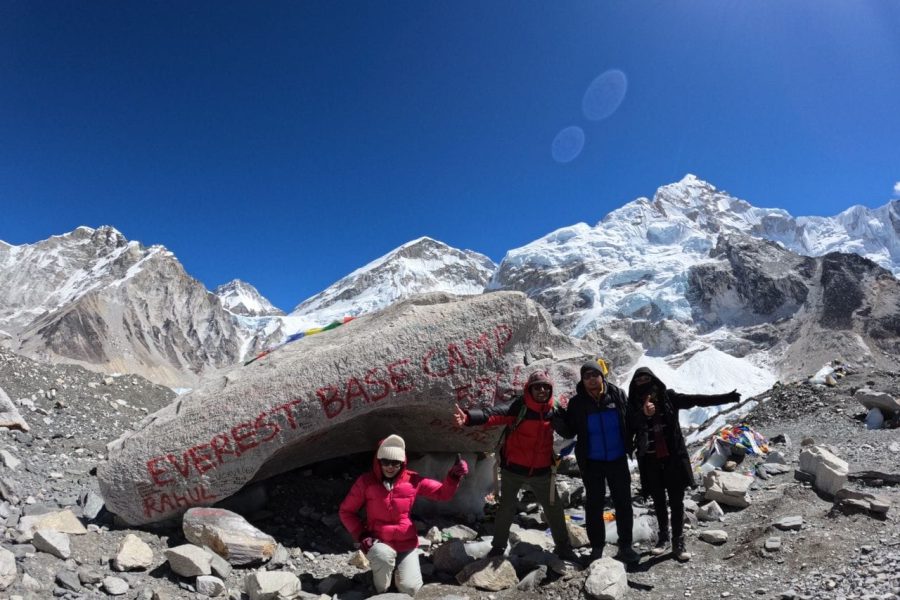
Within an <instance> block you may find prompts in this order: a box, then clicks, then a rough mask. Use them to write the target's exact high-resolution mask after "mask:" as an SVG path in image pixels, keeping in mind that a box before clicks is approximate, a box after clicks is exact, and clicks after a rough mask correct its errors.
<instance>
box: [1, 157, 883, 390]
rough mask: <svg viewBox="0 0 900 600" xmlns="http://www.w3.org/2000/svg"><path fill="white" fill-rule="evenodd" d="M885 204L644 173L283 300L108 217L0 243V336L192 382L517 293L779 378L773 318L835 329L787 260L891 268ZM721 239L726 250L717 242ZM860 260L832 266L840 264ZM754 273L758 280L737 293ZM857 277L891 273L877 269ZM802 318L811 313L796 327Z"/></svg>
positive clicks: (651, 351) (582, 330)
mask: <svg viewBox="0 0 900 600" xmlns="http://www.w3.org/2000/svg"><path fill="white" fill-rule="evenodd" d="M898 215H900V201H894V202H891V203H889V204H887V205H885V206H883V207H880V208H877V209H872V210H870V209H866V208H863V207H853V208H851V209H848V210H847V211H844V212H843V213H841V214H840V215H837V216H836V217H832V218H824V217H792V216H791V215H789V214H788V213H787V212H786V211H783V210H780V209H767V208H757V207H754V206H752V205H750V204H749V203H747V202H746V201H744V200H741V199H738V198H734V197H732V196H730V195H729V194H727V193H725V192H723V191H720V190H718V189H716V188H715V187H714V186H712V185H711V184H709V183H707V182H704V181H702V180H699V179H698V178H696V177H694V176H692V175H688V176H686V177H685V178H684V179H682V180H681V181H679V182H676V183H673V184H670V185H666V186H663V187H661V188H659V190H658V191H657V193H656V194H655V195H654V197H653V199H652V200H651V199H647V198H639V199H637V200H635V201H633V202H630V203H628V204H626V205H624V206H623V207H621V208H619V209H617V210H615V211H612V212H611V213H609V214H608V215H606V216H605V217H604V218H603V220H602V221H600V222H599V223H598V224H597V225H596V226H594V227H591V226H589V225H586V224H584V223H581V224H577V225H573V226H571V227H566V228H562V229H560V230H557V231H555V232H552V233H550V234H548V235H547V236H545V237H544V238H541V239H539V240H536V241H535V242H532V243H531V244H528V245H526V246H523V247H521V248H517V249H513V250H510V251H509V252H508V253H507V254H506V256H505V257H504V259H503V260H502V261H501V263H500V264H499V265H495V264H494V263H493V262H492V261H491V260H490V259H488V258H487V257H485V256H483V255H480V254H478V253H475V252H471V251H462V250H457V249H454V248H452V247H450V246H447V245H446V244H443V243H441V242H438V241H436V240H432V239H430V238H427V237H426V238H420V239H417V240H413V241H411V242H409V243H407V244H404V245H403V246H401V247H399V248H397V249H396V250H394V251H392V252H389V253H388V254H386V255H384V256H382V257H380V258H378V259H376V260H374V261H372V262H370V263H369V264H367V265H365V266H364V267H361V268H360V269H357V270H356V271H354V272H353V273H351V274H349V275H347V276H346V277H344V278H342V279H341V280H339V281H337V282H335V284H333V285H332V286H330V287H329V288H327V289H326V290H323V291H322V292H320V293H319V294H316V295H314V296H313V297H311V298H309V299H307V300H305V301H304V302H301V303H300V304H299V305H297V307H295V309H294V311H293V312H291V314H290V315H282V314H279V313H280V311H279V309H277V308H275V307H273V306H272V305H271V303H269V302H268V301H267V300H266V299H265V298H263V297H262V296H261V295H260V294H259V292H258V291H257V290H255V288H253V287H252V286H251V285H249V284H246V283H244V282H237V281H235V282H231V283H229V284H226V285H225V286H220V287H219V288H218V289H217V291H216V293H215V294H210V293H209V292H207V291H206V290H205V289H204V288H203V286H202V285H201V284H199V282H197V281H196V280H193V279H192V278H191V277H190V276H189V275H187V274H186V273H185V272H184V269H183V268H182V267H181V265H180V264H179V263H178V262H177V259H176V258H175V257H174V255H172V253H171V252H169V251H167V250H166V249H165V248H164V247H162V246H151V247H149V248H145V247H144V246H142V245H141V244H139V243H137V242H133V241H132V242H130V241H127V240H126V239H125V238H124V236H123V235H122V234H121V233H119V232H118V231H116V230H115V229H113V228H109V227H104V228H99V229H97V230H93V229H90V228H86V227H82V228H78V229H76V230H75V231H73V232H71V233H69V234H65V235H62V236H54V237H52V238H50V239H48V240H44V241H42V242H38V243H35V244H30V245H23V246H10V245H8V244H0V284H2V286H0V290H2V291H0V343H3V344H4V345H5V346H7V347H9V348H12V349H14V350H16V351H17V352H22V353H25V354H28V355H30V356H34V357H39V358H41V359H43V360H52V361H68V362H77V363H79V364H83V365H86V366H92V368H96V369H98V370H102V371H106V372H119V371H122V372H135V373H141V374H144V375H145V376H148V377H151V378H153V379H154V380H155V381H159V382H166V383H168V384H169V385H173V386H194V385H197V384H198V382H199V381H200V379H202V377H204V376H205V375H206V374H208V373H211V372H213V371H216V370H218V369H220V368H227V367H229V366H231V365H234V364H237V363H239V362H241V361H243V360H246V359H247V357H248V356H252V355H256V354H257V353H258V352H259V351H260V350H262V349H264V348H267V347H270V346H272V345H274V344H277V343H278V342H279V341H280V340H283V339H285V338H287V336H290V335H292V334H295V333H297V332H299V331H303V330H306V329H311V328H315V327H320V326H323V325H326V324H328V323H330V322H333V321H335V320H340V319H341V318H343V317H344V316H348V315H359V314H366V313H370V312H373V311H377V310H380V309H382V308H384V307H386V306H388V305H390V304H392V303H394V302H397V301H399V300H402V299H405V298H408V297H410V296H412V295H415V294H418V293H426V292H434V291H444V292H451V293H457V294H479V293H482V292H483V291H492V290H518V291H523V292H525V293H526V294H527V295H528V296H529V297H531V298H532V299H534V300H536V301H538V302H539V303H540V304H542V305H543V306H544V307H545V308H547V310H548V311H550V313H551V315H552V316H553V319H554V322H555V324H556V325H557V326H558V327H560V328H561V329H562V330H563V331H564V332H566V333H569V334H571V335H574V336H576V337H584V338H586V339H588V340H590V341H592V342H593V343H595V344H596V345H597V346H598V347H599V348H602V351H603V352H604V353H605V354H607V355H608V356H611V357H612V358H614V360H615V362H616V363H617V365H619V366H620V368H623V369H626V370H627V369H628V368H629V367H630V366H631V365H633V364H634V363H635V361H638V360H640V359H641V357H647V356H669V357H670V362H672V363H673V364H678V363H679V362H681V361H682V360H683V359H682V358H679V356H678V355H679V354H682V353H687V354H688V355H695V354H697V353H698V352H702V351H703V348H719V349H723V350H724V351H726V352H728V353H732V354H733V355H734V356H739V357H747V358H748V360H752V361H754V363H755V364H759V365H762V366H763V368H765V369H769V370H770V371H771V372H772V374H773V375H772V376H773V377H775V378H778V377H780V376H782V375H783V374H787V371H785V372H784V373H782V368H781V365H782V364H784V365H786V368H787V369H788V370H790V369H795V370H794V371H791V372H792V373H796V372H799V371H796V368H795V367H796V365H794V364H793V362H792V361H788V362H787V363H785V362H784V360H783V359H784V353H783V351H784V348H790V347H792V346H791V344H793V342H791V343H790V344H788V345H787V346H786V345H785V344H782V343H780V341H779V339H776V338H777V336H779V335H782V337H783V335H784V333H785V332H783V331H781V330H782V329H786V327H784V326H783V325H779V323H781V322H782V321H785V320H789V321H791V322H793V323H794V325H793V326H792V327H790V328H789V329H791V332H790V333H789V335H791V336H802V335H804V332H805V331H810V332H812V331H814V330H815V331H832V330H834V329H835V327H824V329H823V326H824V325H823V324H824V321H822V319H820V318H819V317H820V316H819V315H818V312H817V311H818V310H819V309H818V308H816V309H812V308H810V310H801V309H802V308H803V305H804V303H805V302H806V300H804V299H803V298H805V297H806V296H807V295H809V293H810V290H811V288H810V285H809V282H808V281H806V280H807V279H809V277H810V275H809V273H807V274H806V275H803V274H802V273H800V272H797V273H794V274H792V273H790V272H789V271H790V269H801V270H802V269H807V268H809V269H812V268H813V267H812V266H809V265H808V263H807V262H806V261H804V260H802V259H800V256H802V255H806V254H808V255H812V256H821V255H823V254H825V253H829V252H830V253H834V252H833V251H835V250H841V251H844V252H858V253H859V254H860V255H863V256H866V257H868V258H870V259H871V260H873V261H875V262H876V263H878V264H879V265H881V266H882V267H883V268H885V269H887V270H888V271H891V272H893V273H894V274H896V273H897V272H900V260H898V257H900V250H898V248H900V241H898V240H900V216H898ZM735 236H745V237H746V236H749V238H751V239H756V240H768V241H770V242H773V243H774V244H773V245H772V247H771V248H772V249H771V250H767V251H766V252H768V253H769V254H771V255H772V256H776V255H777V256H778V257H779V258H778V260H765V261H763V262H759V260H760V259H759V256H757V257H756V258H747V259H741V258H740V257H739V256H738V255H739V254H740V253H741V252H744V251H750V249H751V245H748V244H745V243H737V244H735V243H731V242H729V241H728V240H729V239H732V238H734V237H735ZM726 247H727V248H731V250H730V251H729V252H724V251H721V250H717V249H718V248H726ZM754 248H755V246H754ZM778 249H780V252H779V251H777V250H778ZM753 252H755V253H756V255H760V251H759V250H758V249H757V250H753ZM791 252H792V253H794V255H795V256H790V253H791ZM840 260H844V259H838V258H835V259H832V262H834V261H840ZM847 260H850V259H847ZM779 261H781V264H777V263H778V262H779ZM859 268H861V267H852V266H847V267H846V268H843V267H842V269H843V271H844V272H845V273H850V274H852V273H854V272H855V271H856V270H858V269H859ZM761 269H775V270H776V272H773V273H771V274H766V273H762V271H761ZM863 271H866V269H863ZM762 281H766V282H767V283H766V284H765V286H764V287H766V290H765V293H764V294H762V295H758V294H755V293H750V292H752V291H753V289H754V287H753V286H754V285H757V284H760V282H762ZM829 281H830V280H829ZM836 281H840V282H843V283H842V284H841V285H837V284H835V283H834V282H832V283H831V284H830V285H823V286H822V287H821V288H817V290H818V291H817V292H816V293H817V294H819V293H822V294H825V296H826V297H825V299H824V300H822V302H824V303H825V305H829V306H830V304H829V303H832V304H836V305H839V304H841V302H840V300H837V301H835V302H832V300H831V299H830V296H831V295H836V296H837V297H841V296H842V295H845V294H848V293H852V294H854V295H856V296H866V297H867V296H873V297H874V296H877V295H879V294H880V293H881V292H878V291H877V290H873V291H862V290H861V289H860V288H859V285H858V283H859V282H857V281H853V279H852V277H848V276H841V277H839V278H838V279H837V280H836ZM866 281H867V282H868V284H871V285H875V286H876V287H877V288H878V289H882V288H885V289H887V288H891V287H892V284H890V283H885V282H887V281H889V279H888V278H886V277H881V276H879V277H874V276H873V277H868V278H867V279H866ZM754 282H755V283H754ZM844 284H846V285H844ZM707 286H709V287H708V289H706V287H707ZM851 290H855V291H851ZM885 293H887V294H888V296H889V295H890V293H888V292H885ZM818 298H819V296H818V295H816V296H815V298H814V299H818ZM817 301H818V300H817ZM825 305H823V306H825ZM826 308H827V307H826ZM823 310H824V309H823ZM866 310H867V309H866V308H865V307H864V306H861V307H858V310H856V312H854V313H853V317H852V318H853V319H857V320H860V319H866V318H868V314H869V313H867V312H866ZM869 310H876V309H875V308H873V307H870V309H869ZM877 311H881V313H882V314H881V316H879V317H877V320H878V325H877V326H874V329H873V331H871V332H869V333H871V335H872V336H874V338H873V339H878V340H880V342H879V343H878V344H874V342H872V339H869V337H867V336H868V335H869V333H866V334H865V335H863V337H862V338H861V339H856V338H854V337H853V336H852V335H850V334H846V335H844V334H842V336H843V337H847V339H848V340H850V341H851V342H852V343H851V344H850V345H849V347H851V348H854V349H856V348H861V349H862V351H863V352H864V353H867V354H873V355H879V353H880V352H884V351H889V349H890V348H891V347H892V346H891V343H890V342H889V340H890V339H893V338H895V337H897V336H898V335H900V327H898V325H897V323H896V315H895V314H894V313H892V312H891V310H890V308H889V306H888V305H887V304H885V303H883V302H882V303H881V304H879V308H878V309H877ZM832 316H833V315H832ZM807 318H809V319H812V320H813V321H815V322H816V323H817V325H816V326H815V327H814V326H809V327H802V326H800V325H798V323H799V320H802V319H807ZM830 322H832V323H833V324H834V323H837V321H836V320H835V319H833V318H832V319H830ZM845 325H846V324H845ZM837 329H839V330H842V331H845V332H846V331H847V330H848V328H847V327H846V326H843V325H842V326H841V327H838V328H837ZM850 329H853V328H852V327H851V328H850ZM876 330H877V331H876ZM826 337H831V336H826ZM838 337H841V336H838ZM801 345H802V344H801ZM807 345H808V346H813V345H814V344H812V343H810V344H807ZM794 347H797V346H796V345H794ZM885 348H887V349H888V350H884V349H885ZM823 354H827V352H826V353H823ZM881 358H883V356H881ZM878 364H881V363H878Z"/></svg>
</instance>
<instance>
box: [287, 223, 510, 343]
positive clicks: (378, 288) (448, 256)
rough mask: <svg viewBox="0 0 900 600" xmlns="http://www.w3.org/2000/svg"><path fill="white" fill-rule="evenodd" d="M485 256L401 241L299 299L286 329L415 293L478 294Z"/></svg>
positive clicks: (488, 268) (485, 274)
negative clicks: (380, 254) (331, 282)
mask: <svg viewBox="0 0 900 600" xmlns="http://www.w3.org/2000/svg"><path fill="white" fill-rule="evenodd" d="M496 266H497V265H495V264H494V262H493V261H491V259H489V258H488V257H486V256H484V255H482V254H478V253H477V252H472V251H470V250H457V249H456V248H452V247H450V246H448V245H447V244H444V243H442V242H439V241H437V240H433V239H431V238H428V237H422V238H419V239H417V240H413V241H411V242H407V243H406V244H403V245H402V246H400V247H399V248H396V249H395V250H392V251H391V252H388V253H387V254H385V255H384V256H382V257H381V258H378V259H375V260H373V261H372V262H370V263H369V264H367V265H365V266H364V267H361V268H359V269H357V270H355V271H353V272H352V273H350V274H349V275H347V276H346V277H344V278H342V279H340V280H338V281H337V282H335V283H334V284H332V285H331V286H329V287H328V288H326V289H325V290H323V291H321V292H319V293H318V294H316V295H315V296H313V297H311V298H309V299H307V300H304V301H303V302H301V303H300V304H299V305H297V307H296V308H294V310H293V312H291V314H290V317H289V320H290V321H291V326H290V327H289V329H291V330H294V331H296V330H299V329H302V328H303V327H304V326H309V327H313V326H317V325H324V324H328V323H330V322H331V321H334V320H337V319H341V318H343V317H345V316H357V315H361V314H365V313H369V312H373V311H376V310H380V309H382V308H384V307H386V306H388V305H390V304H393V303H394V302H397V301H399V300H403V299H405V298H408V297H410V296H413V295H415V294H424V293H427V292H448V293H451V294H459V295H472V294H480V293H482V292H483V291H484V286H485V285H486V284H487V283H488V281H489V280H490V278H491V275H493V273H494V269H495V268H496Z"/></svg>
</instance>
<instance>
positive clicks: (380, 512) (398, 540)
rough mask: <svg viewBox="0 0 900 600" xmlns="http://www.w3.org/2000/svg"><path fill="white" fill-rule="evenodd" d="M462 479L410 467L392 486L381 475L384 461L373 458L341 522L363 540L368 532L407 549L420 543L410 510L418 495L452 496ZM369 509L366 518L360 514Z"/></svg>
mask: <svg viewBox="0 0 900 600" xmlns="http://www.w3.org/2000/svg"><path fill="white" fill-rule="evenodd" d="M457 487H459V480H457V479H453V478H452V477H445V478H444V481H443V483H442V482H440V481H435V480H434V479H428V478H426V477H422V476H421V475H419V474H418V473H416V472H415V471H410V470H409V469H407V468H406V462H405V461H404V462H403V467H402V469H401V471H400V473H399V474H398V475H397V476H396V477H395V478H394V482H393V486H392V487H391V489H387V487H385V484H384V481H383V479H382V475H381V465H380V464H378V460H377V459H373V461H372V471H371V472H369V473H363V474H362V475H360V476H359V477H358V478H357V479H356V481H355V482H354V483H353V487H351V488H350V492H349V493H348V494H347V497H346V498H344V501H343V502H341V507H340V510H339V512H338V514H339V516H340V518H341V522H342V523H343V524H344V527H346V528H347V531H349V532H350V535H351V536H352V537H353V539H354V540H357V541H359V540H360V538H361V537H364V536H363V535H362V534H363V533H364V532H368V534H369V535H371V536H372V537H374V538H377V539H378V540H380V541H382V542H384V543H385V544H387V545H388V546H390V547H391V548H393V549H394V550H396V551H397V552H406V551H408V550H412V549H414V548H416V547H418V545H419V536H418V533H417V532H416V526H415V525H413V522H412V519H410V517H409V513H410V511H411V510H412V506H413V503H414V502H415V501H416V496H418V495H420V494H421V495H422V496H425V497H426V498H429V499H431V500H438V501H444V500H449V499H451V498H452V497H453V495H454V494H455V493H456V488H457ZM361 508H365V509H366V522H365V523H363V521H362V519H360V517H359V510H360V509H361Z"/></svg>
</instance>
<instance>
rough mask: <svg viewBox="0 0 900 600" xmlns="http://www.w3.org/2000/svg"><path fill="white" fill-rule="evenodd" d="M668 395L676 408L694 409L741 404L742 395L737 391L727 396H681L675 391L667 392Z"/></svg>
mask: <svg viewBox="0 0 900 600" xmlns="http://www.w3.org/2000/svg"><path fill="white" fill-rule="evenodd" d="M666 394H667V395H668V396H669V399H670V400H671V401H672V404H673V405H674V406H675V408H694V407H695V406H718V405H719V404H730V403H731V402H740V401H741V395H740V393H738V391H737V390H732V391H730V392H728V393H727V394H681V393H678V392H676V391H675V390H666Z"/></svg>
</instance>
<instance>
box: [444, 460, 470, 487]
mask: <svg viewBox="0 0 900 600" xmlns="http://www.w3.org/2000/svg"><path fill="white" fill-rule="evenodd" d="M468 474H469V465H468V464H466V461H464V460H463V459H462V457H461V456H460V455H458V454H457V455H456V462H455V463H453V466H452V467H450V470H449V471H447V476H448V477H450V478H451V479H455V480H456V481H459V480H460V479H462V478H463V477H465V476H466V475H468Z"/></svg>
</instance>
